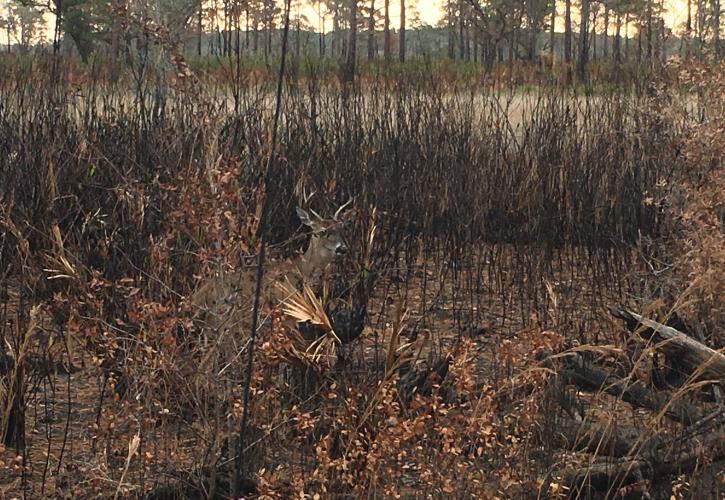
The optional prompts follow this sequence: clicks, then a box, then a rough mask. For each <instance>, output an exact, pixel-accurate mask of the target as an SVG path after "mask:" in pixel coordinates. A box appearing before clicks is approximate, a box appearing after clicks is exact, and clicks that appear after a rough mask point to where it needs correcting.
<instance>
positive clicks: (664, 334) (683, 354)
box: [609, 306, 725, 381]
mask: <svg viewBox="0 0 725 500" xmlns="http://www.w3.org/2000/svg"><path fill="white" fill-rule="evenodd" d="M609 312H610V314H612V316H614V317H615V318H618V319H621V320H623V321H624V322H625V323H627V327H628V328H629V329H630V330H631V331H636V332H638V333H639V334H640V335H642V336H643V337H646V338H653V339H654V340H656V341H657V342H658V344H657V345H656V346H655V347H656V348H657V349H661V350H662V351H663V352H664V353H665V354H667V355H668V356H672V357H674V358H675V359H677V361H678V363H680V364H682V365H686V366H687V367H689V369H690V370H691V371H692V372H693V373H697V374H698V376H697V379H700V380H702V379H711V380H712V379H714V380H717V381H723V380H725V354H723V353H721V352H719V351H716V350H714V349H712V348H710V347H708V346H706V345H705V344H703V343H701V342H698V341H697V340H695V339H693V338H692V337H690V336H688V335H686V334H684V333H682V332H680V331H679V330H675V329H674V328H672V327H670V326H667V325H663V324H662V323H658V322H656V321H653V320H651V319H647V318H644V317H642V316H640V315H639V314H637V313H634V312H632V311H628V310H626V309H620V308H618V307H613V306H610V307H609Z"/></svg>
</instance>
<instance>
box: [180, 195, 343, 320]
mask: <svg viewBox="0 0 725 500" xmlns="http://www.w3.org/2000/svg"><path fill="white" fill-rule="evenodd" d="M343 208H344V206H343V207H341V208H340V209H338V211H337V213H336V214H335V216H334V217H333V218H332V219H324V218H322V217H320V216H319V215H317V214H316V213H315V212H312V211H310V212H311V213H312V214H313V215H310V213H308V212H307V211H306V210H304V209H302V208H297V215H298V216H299V218H300V220H301V221H302V223H303V224H304V225H305V226H307V227H308V228H310V229H311V231H312V237H311V239H310V243H309V246H308V248H307V250H306V251H305V253H304V254H303V255H302V256H300V257H298V258H297V259H295V260H294V261H292V262H282V263H276V264H274V265H271V266H268V268H267V269H266V270H265V271H266V272H265V279H264V282H263V284H262V299H263V301H264V302H265V303H266V305H268V306H271V307H275V306H276V305H278V304H279V303H280V302H283V301H284V300H286V298H287V297H286V296H285V293H284V289H285V287H279V286H276V285H277V284H285V285H287V287H289V284H291V285H292V286H293V288H299V287H300V286H301V285H302V284H303V283H304V284H307V285H309V286H310V287H312V288H315V287H316V286H317V285H318V284H319V283H320V282H321V280H322V279H323V278H324V275H325V272H326V271H327V269H328V268H329V266H330V264H332V262H333V261H334V260H335V258H337V257H338V256H340V255H344V254H346V253H347V246H346V245H345V243H344V240H343V237H342V229H343V222H341V221H339V220H338V215H339V214H340V212H341V210H342V209H343ZM256 279H257V278H256V268H247V269H243V270H236V271H232V272H219V273H218V274H217V275H216V276H214V277H212V278H210V279H208V280H207V281H206V282H204V283H203V284H202V285H201V286H200V287H199V288H198V289H197V291H196V292H195V293H194V294H193V295H192V297H191V305H192V307H193V308H194V310H195V313H196V317H197V318H200V319H202V321H203V323H204V324H205V326H206V327H208V328H212V329H214V330H222V331H241V330H243V329H244V328H245V327H247V325H249V324H251V321H250V319H251V313H252V306H253V304H254V294H255V291H256ZM290 326H293V325H290Z"/></svg>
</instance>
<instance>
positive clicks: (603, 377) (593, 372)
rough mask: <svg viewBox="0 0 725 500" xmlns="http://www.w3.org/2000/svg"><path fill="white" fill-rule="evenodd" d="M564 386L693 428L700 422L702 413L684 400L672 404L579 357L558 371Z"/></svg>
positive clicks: (663, 395)
mask: <svg viewBox="0 0 725 500" xmlns="http://www.w3.org/2000/svg"><path fill="white" fill-rule="evenodd" d="M559 374H560V375H561V376H563V377H565V382H570V383H573V384H574V385H575V386H576V387H577V388H578V389H580V390H582V391H585V392H591V393H594V392H601V391H604V392H606V393H607V394H611V395H612V396H616V397H618V398H621V399H622V401H624V402H625V403H628V404H630V405H632V406H634V407H636V408H644V409H647V410H650V411H652V412H654V413H659V412H661V411H664V416H665V417H666V418H668V419H670V420H672V421H674V422H679V423H681V424H684V425H691V424H693V423H695V422H697V421H699V420H701V419H702V418H703V417H704V416H705V414H704V413H703V411H702V410H700V409H699V408H697V407H696V406H693V405H691V404H689V403H687V402H686V401H684V400H682V399H677V400H675V401H671V395H669V394H666V393H664V394H659V393H656V392H654V391H651V390H650V389H648V388H647V387H646V386H645V385H644V384H643V383H641V382H638V381H636V382H632V381H627V380H623V379H621V378H619V377H616V376H615V375H612V374H611V373H609V372H607V371H606V370H604V369H602V368H599V367H597V366H595V365H592V364H591V363H588V362H587V361H586V359H585V358H584V357H583V356H581V355H579V354H576V355H574V356H570V357H567V358H566V364H565V365H564V367H563V368H561V369H560V370H559Z"/></svg>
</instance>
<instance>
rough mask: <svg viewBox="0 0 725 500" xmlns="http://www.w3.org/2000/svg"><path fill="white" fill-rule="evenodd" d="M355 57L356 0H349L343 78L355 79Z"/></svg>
mask: <svg viewBox="0 0 725 500" xmlns="http://www.w3.org/2000/svg"><path fill="white" fill-rule="evenodd" d="M356 59H357V0H350V37H349V40H348V44H347V68H346V76H345V79H346V80H347V81H349V82H351V81H353V80H354V79H355V61H356Z"/></svg>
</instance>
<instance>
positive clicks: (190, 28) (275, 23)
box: [0, 0, 722, 78]
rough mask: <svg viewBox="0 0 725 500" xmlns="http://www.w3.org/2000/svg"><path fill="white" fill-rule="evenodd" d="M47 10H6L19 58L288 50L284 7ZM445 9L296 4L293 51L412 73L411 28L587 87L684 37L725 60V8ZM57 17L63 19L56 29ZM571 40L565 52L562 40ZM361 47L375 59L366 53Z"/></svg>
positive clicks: (684, 51)
mask: <svg viewBox="0 0 725 500" xmlns="http://www.w3.org/2000/svg"><path fill="white" fill-rule="evenodd" d="M46 2H47V3H46ZM46 2H43V1H39V0H7V3H6V6H5V8H4V12H0V28H2V29H3V30H5V32H6V37H5V38H6V39H7V48H8V50H9V51H10V50H13V49H17V50H19V51H27V50H30V49H31V47H33V46H34V45H35V44H37V43H39V42H40V41H41V40H42V39H43V38H44V35H45V34H46V33H48V32H49V31H52V40H53V42H52V47H53V49H54V50H55V51H58V50H60V49H61V47H66V48H68V50H73V51H74V52H76V53H77V54H78V56H79V57H80V58H81V59H82V60H83V61H87V60H88V59H89V58H90V57H91V56H92V55H93V54H96V53H99V52H102V53H103V54H104V55H106V56H108V57H110V58H111V59H112V60H115V59H116V58H117V57H118V56H119V54H120V53H121V52H122V51H123V50H128V47H130V46H133V45H136V46H138V43H135V42H134V37H137V36H138V33H139V31H141V32H143V31H144V30H148V29H150V28H149V27H150V26H154V27H155V28H153V29H160V28H161V27H162V28H163V30H164V32H165V35H166V38H167V40H171V41H172V42H173V43H176V44H182V45H183V46H184V47H185V48H186V50H187V52H189V47H193V51H194V52H195V53H196V54H197V55H198V56H204V55H217V56H232V55H236V56H239V55H240V54H248V55H254V56H263V57H270V56H273V55H275V53H276V52H277V51H278V50H279V45H280V44H279V38H280V26H281V24H282V21H283V20H282V2H281V1H280V0H154V1H151V0H46ZM305 7H307V9H305ZM442 7H443V8H442V11H443V15H442V18H441V19H440V21H439V23H438V25H437V26H436V27H422V26H421V23H420V21H419V19H418V16H417V10H416V5H415V1H413V0H408V1H407V2H406V0H395V1H394V2H391V0H309V1H306V2H303V1H302V0H293V1H292V4H291V13H290V17H291V19H290V22H291V48H292V50H293V51H295V53H296V55H298V56H299V55H305V56H318V57H326V58H334V59H336V60H338V61H341V62H342V63H343V64H344V66H345V68H346V69H347V72H348V73H353V74H354V71H355V65H356V62H357V61H358V60H360V59H363V58H367V59H369V60H378V59H381V60H385V61H392V60H398V61H401V62H404V61H405V60H406V58H407V57H408V56H409V55H411V54H412V55H419V53H420V50H417V51H416V50H415V49H413V50H412V51H411V49H410V47H409V43H408V35H409V32H410V31H411V29H412V30H414V31H415V32H416V33H417V34H418V36H424V35H425V34H426V33H427V34H428V35H430V37H432V38H435V39H437V40H439V41H438V43H437V46H438V48H440V49H442V50H440V53H439V54H438V55H440V56H441V57H447V58H449V59H452V60H463V61H472V62H475V63H480V64H482V65H484V66H485V67H486V68H487V69H491V68H492V67H493V66H494V65H495V64H496V63H506V62H508V63H512V62H513V61H528V62H533V61H535V60H538V61H541V60H542V59H543V60H545V61H546V62H548V63H551V64H555V63H556V62H558V61H560V62H563V63H564V64H566V66H567V67H569V68H573V69H576V70H577V72H578V73H579V77H580V78H583V77H584V76H585V72H586V67H587V64H588V62H589V60H590V58H592V57H596V58H597V59H602V60H610V61H613V62H615V63H621V62H622V61H623V60H625V59H629V58H630V57H636V59H637V60H638V61H642V60H645V61H657V60H661V59H664V57H665V55H666V50H665V45H666V43H667V42H668V41H669V40H672V39H674V38H675V35H676V36H677V40H679V51H680V53H681V55H682V56H685V57H687V56H691V55H693V54H697V55H702V54H703V53H705V52H706V51H711V52H712V53H714V54H715V55H717V56H718V57H719V56H720V55H721V53H722V46H721V36H720V17H721V12H720V0H687V13H686V21H685V22H684V23H682V24H681V25H680V26H667V25H666V23H665V9H666V4H665V0H520V1H513V0H443V2H442ZM310 12H314V13H315V15H314V16H310V15H309V13H310ZM46 13H50V14H52V15H53V16H52V17H53V18H54V19H55V21H54V23H53V24H54V25H53V26H52V27H50V28H49V27H47V26H45V20H44V15H45V14H46ZM393 21H395V22H393ZM562 35H563V43H561V41H557V40H559V39H560V38H561V37H562ZM441 39H443V40H444V42H440V40H441ZM310 40H312V42H310ZM136 42H137V41H136ZM361 44H364V46H365V49H364V50H358V46H359V45H361ZM434 45H435V44H434ZM429 52H430V51H429Z"/></svg>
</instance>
